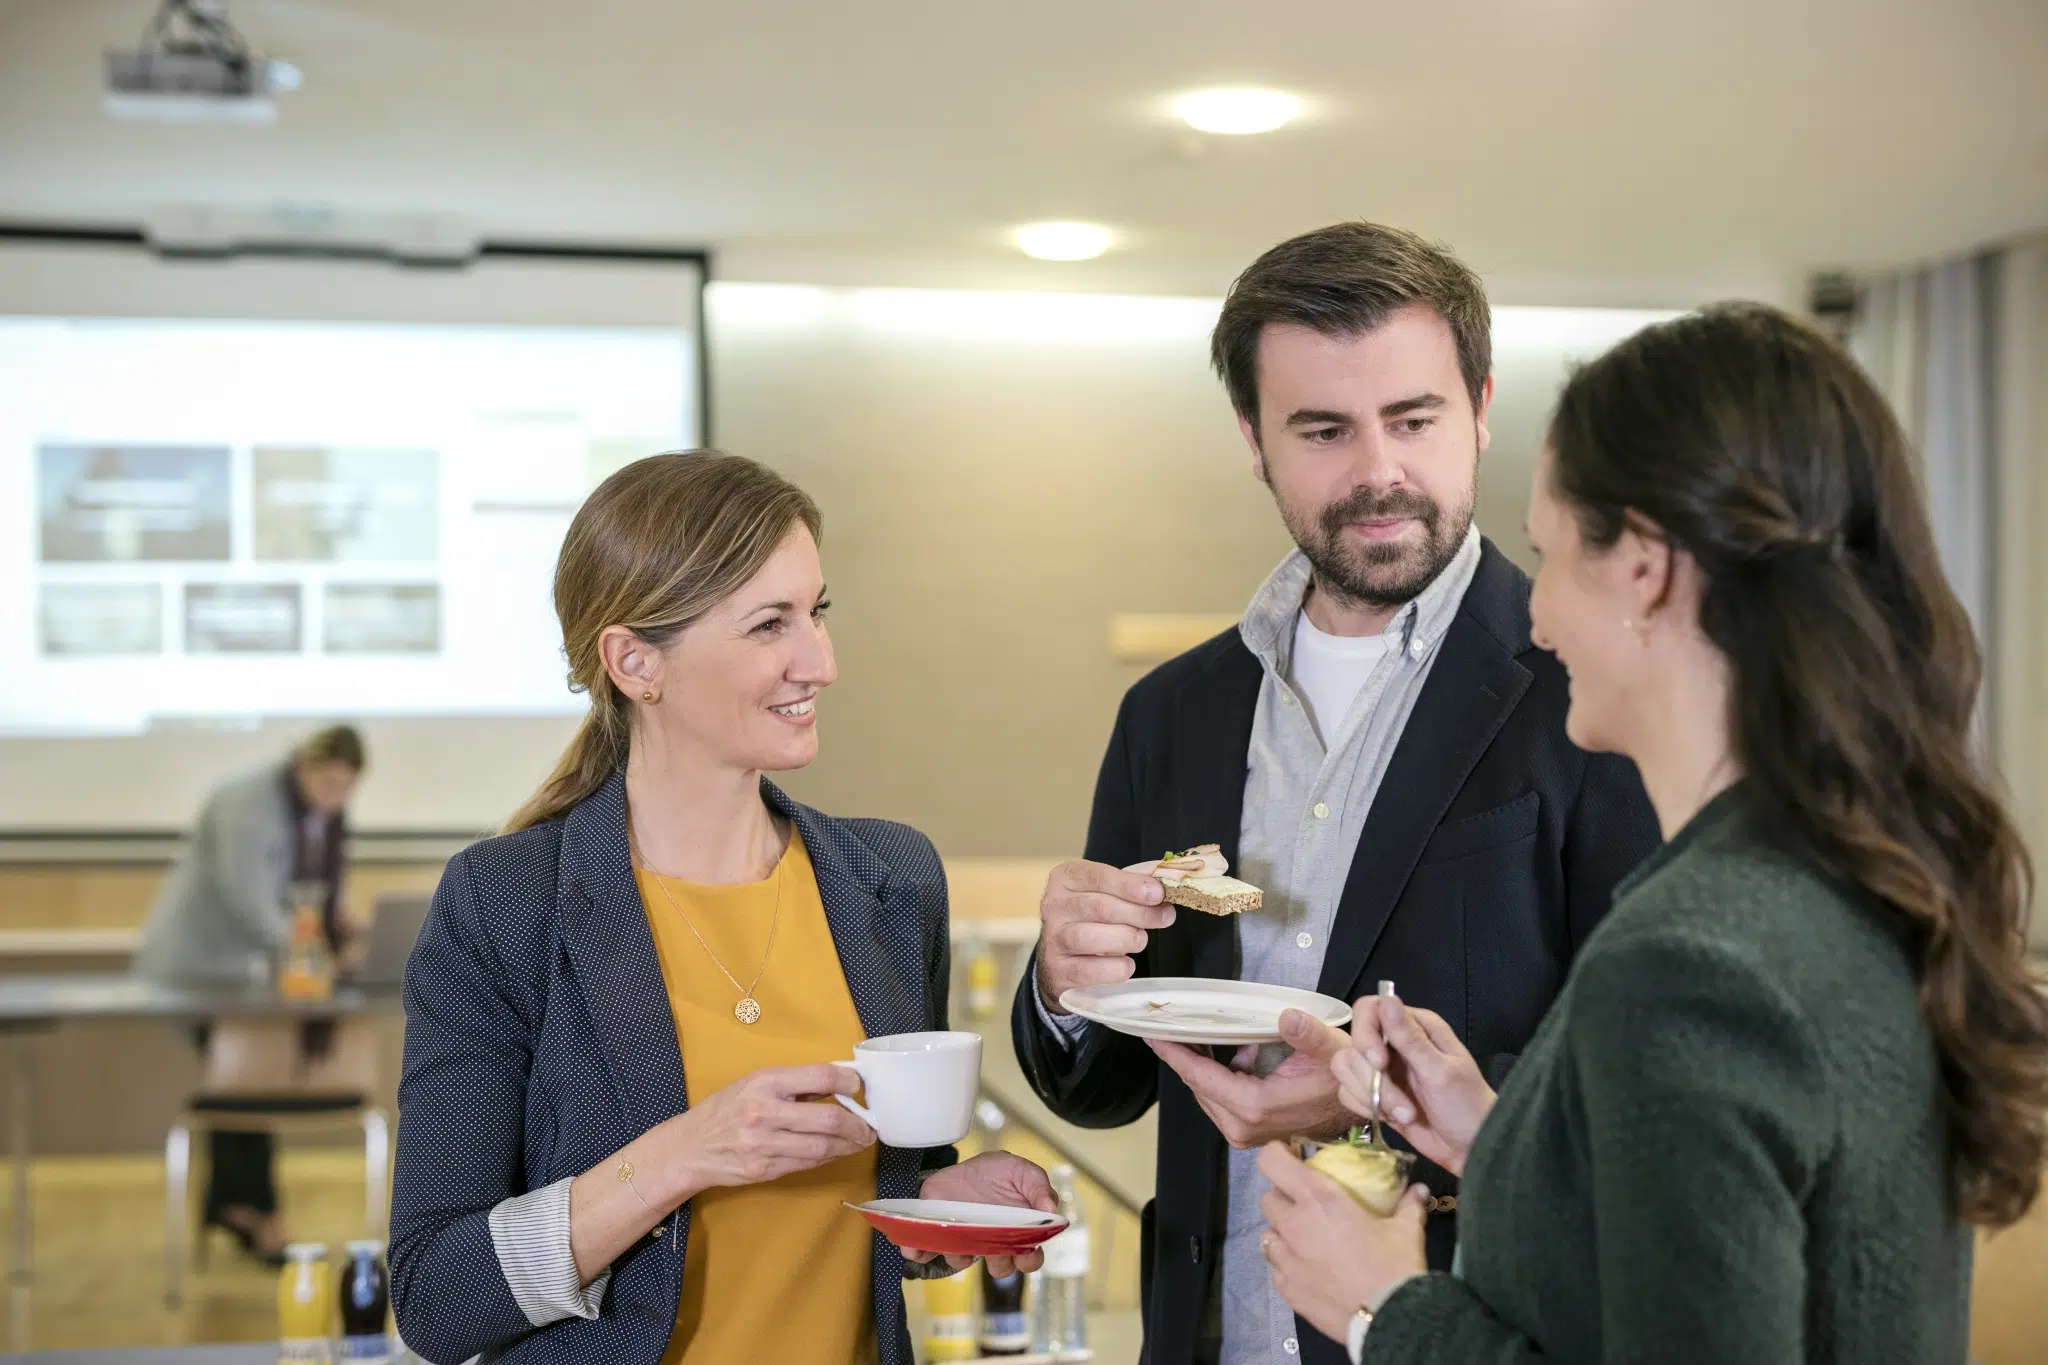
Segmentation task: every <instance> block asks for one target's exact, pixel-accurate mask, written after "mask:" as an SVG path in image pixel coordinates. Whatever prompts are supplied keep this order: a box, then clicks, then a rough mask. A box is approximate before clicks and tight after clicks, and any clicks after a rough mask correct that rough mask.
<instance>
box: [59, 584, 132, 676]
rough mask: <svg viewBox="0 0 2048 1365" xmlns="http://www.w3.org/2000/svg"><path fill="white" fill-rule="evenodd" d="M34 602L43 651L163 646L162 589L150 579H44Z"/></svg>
mask: <svg viewBox="0 0 2048 1365" xmlns="http://www.w3.org/2000/svg"><path fill="white" fill-rule="evenodd" d="M38 608H39V610H38V612H37V616H38V619H39V622H40V624H41V627H42V631H41V634H42V646H43V654H44V655H45V656H46V657H49V658H56V659H84V658H105V657H107V656H109V655H116V654H161V653H163V651H164V593H163V589H162V588H161V587H159V586H158V585H156V584H155V583H45V584H44V585H43V590H42V594H41V601H40V602H39V603H38Z"/></svg>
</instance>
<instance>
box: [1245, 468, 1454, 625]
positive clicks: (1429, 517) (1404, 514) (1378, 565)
mask: <svg viewBox="0 0 2048 1365" xmlns="http://www.w3.org/2000/svg"><path fill="white" fill-rule="evenodd" d="M1274 501H1275V502H1278V503H1279V504H1280V519H1281V520H1282V521H1284V522H1286V523H1287V530H1288V533H1289V534H1290V535H1292V536H1293V537H1294V543H1295V544H1296V545H1299V546H1300V547H1301V552H1302V553H1303V554H1304V555H1306V556H1308V562H1309V564H1310V565H1311V566H1313V567H1314V569H1315V571H1316V585H1317V587H1318V588H1320V589H1321V590H1322V591H1324V592H1327V593H1329V594H1330V595H1331V596H1333V597H1336V598H1338V599H1339V600H1341V601H1344V602H1348V603H1351V604H1353V605H1356V606H1362V607H1375V608H1380V609H1382V610H1384V609H1389V608H1395V607H1402V606H1406V605H1407V604H1408V603H1409V602H1412V601H1414V600H1415V599H1416V598H1417V597H1419V596H1421V595H1422V592H1423V590H1424V589H1425V588H1427V587H1428V586H1429V585H1430V584H1431V583H1434V582H1435V581H1436V577H1437V575H1438V574H1440V573H1442V572H1443V571H1444V570H1445V569H1446V568H1447V567H1449V565H1450V562H1451V561H1452V560H1453V559H1455V558H1456V557H1457V554H1458V547H1459V546H1461V545H1463V544H1464V543H1465V533H1466V532H1467V531H1469V530H1470V529H1471V528H1472V500H1471V499H1470V498H1467V499H1466V501H1465V504H1464V505H1463V506H1462V507H1454V508H1451V509H1450V510H1448V511H1446V510H1445V509H1444V508H1443V507H1442V506H1441V505H1440V504H1439V503H1437V501H1436V500H1435V499H1433V498H1430V497H1426V496H1424V495H1423V494H1421V493H1417V492H1414V491H1413V490H1410V489H1403V488H1397V489H1395V490H1394V491H1393V492H1391V493H1388V494H1386V495H1385V496H1384V497H1381V496H1376V495H1375V494H1374V493H1373V492H1372V490H1371V489H1368V488H1360V489H1358V490H1356V491H1355V492H1353V493H1352V495H1351V496H1350V497H1348V498H1345V499H1344V500H1343V501H1342V502H1335V503H1331V504H1330V505H1329V506H1328V507H1325V508H1324V509H1323V510H1322V514H1321V515H1320V516H1319V517H1318V518H1317V519H1316V521H1315V522H1313V523H1311V522H1309V521H1308V520H1307V519H1306V518H1305V517H1303V516H1301V515H1299V514H1298V513H1297V512H1296V511H1295V509H1294V508H1291V507H1289V506H1288V505H1287V504H1286V503H1285V502H1284V501H1282V500H1281V499H1280V498H1279V497H1278V495H1277V493H1276V495H1275V497H1274ZM1396 517H1398V518H1412V519H1413V520H1415V521H1416V522H1418V523H1419V524H1420V525H1421V527H1422V538H1421V539H1420V540H1419V541H1410V540H1408V539H1407V538H1406V537H1405V536H1404V537H1403V538H1402V539H1400V540H1398V541H1395V542H1392V543H1384V542H1378V541H1370V540H1358V539H1350V540H1347V539H1346V537H1345V535H1344V528H1345V527H1346V526H1347V525H1349V524H1351V523H1353V522H1360V521H1379V520H1384V519H1388V518H1396Z"/></svg>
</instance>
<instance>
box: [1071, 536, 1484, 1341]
mask: <svg viewBox="0 0 2048 1365" xmlns="http://www.w3.org/2000/svg"><path fill="white" fill-rule="evenodd" d="M1478 568H1479V531H1478V528H1476V527H1474V528H1473V529H1472V530H1470V531H1468V532H1467V533H1466V536H1465V541H1464V543H1463V544H1462V545H1460V546H1459V547H1458V552H1457V554H1456V556H1455V557H1454V558H1453V559H1452V560H1451V562H1450V564H1449V565H1447V566H1446V567H1445V569H1444V571H1443V572H1442V573H1441V574H1438V575H1437V577H1436V581H1435V582H1433V583H1431V584H1430V585H1429V587H1427V588H1425V589H1424V590H1423V592H1422V595H1421V596H1419V597H1417V598H1416V599H1415V600H1414V601H1412V602H1410V603H1409V604H1408V605H1407V606H1405V607H1403V608H1402V609H1401V610H1400V611H1399V612H1398V613H1396V614H1395V616H1394V619H1393V620H1391V621H1389V622H1388V623H1387V626H1386V629H1385V631H1384V632H1383V634H1384V635H1385V636H1386V637H1387V640H1388V643H1389V645H1390V648H1389V649H1388V650H1387V652H1386V653H1385V654H1384V655H1383V656H1382V657H1381V659H1380V661H1379V663H1378V664H1377V665H1375V666H1374V668H1373V670H1372V674H1371V676H1370V677H1368V678H1367V679H1366V680H1365V683H1364V685H1363V686H1361V687H1360V688H1359V689H1358V695H1357V696H1356V697H1355V698H1354V699H1353V700H1352V703H1351V709H1350V710H1349V711H1348V712H1346V713H1345V714H1344V715H1343V716H1341V717H1325V718H1323V719H1324V725H1325V728H1326V729H1327V730H1328V731H1329V742H1328V744H1327V745H1326V744H1325V743H1324V740H1323V737H1322V736H1321V735H1319V734H1318V733H1317V730H1316V725H1315V722H1314V721H1313V720H1312V719H1311V718H1310V717H1309V716H1308V715H1307V714H1306V710H1307V708H1305V707H1304V706H1303V705H1302V701H1301V697H1300V696H1299V695H1298V694H1297V693H1296V692H1295V689H1294V686H1293V684H1292V683H1291V682H1290V681H1289V674H1288V670H1289V666H1290V664H1291V662H1292V660H1291V658H1290V656H1291V654H1292V653H1293V648H1294V629H1295V625H1296V622H1297V619H1298V618H1299V616H1300V614H1301V607H1302V603H1303V602H1304V601H1305V600H1306V598H1307V596H1308V587H1309V580H1310V576H1311V574H1312V570H1311V568H1310V566H1309V562H1308V557H1307V556H1306V555H1303V554H1302V553H1301V552H1300V551H1298V550H1297V551H1295V552H1294V553H1293V554H1290V555H1289V556H1287V558H1286V559H1284V560H1282V561H1281V562H1280V566H1279V567H1278V568H1277V569H1275V570H1273V572H1272V574H1271V576H1269V577H1268V578H1267V579H1266V581H1265V583H1264V584H1263V585H1262V586H1261V587H1260V588H1259V590H1258V592H1257V593H1256V594H1254V595H1253V597H1252V601H1251V605H1250V606H1249V607H1248V608H1247V609H1246V610H1245V614H1244V620H1243V621H1242V622H1240V623H1239V625H1238V631H1239V633H1240V634H1241V635H1242V636H1243V637H1244V642H1245V646H1246V647H1247V648H1248V649H1250V650H1251V652H1252V653H1253V654H1254V655H1255V656H1256V657H1257V658H1258V660H1259V662H1260V664H1261V665H1263V666H1264V670H1265V677H1264V678H1263V680H1262V681H1261V682H1260V684H1259V698H1258V702H1257V706H1256V709H1255V710H1254V712H1253V716H1252V738H1251V748H1250V751H1249V753H1248V754H1247V760H1248V770H1247V773H1246V776H1245V784H1244V814H1243V816H1242V817H1241V821H1240V824H1239V827H1238V855H1237V865H1236V866H1235V867H1233V868H1231V872H1232V874H1233V875H1236V876H1239V877H1242V878H1243V879H1244V880H1245V881H1248V882H1250V883H1251V884H1252V885H1254V886H1257V887H1261V888H1263V889H1264V891H1265V893H1266V894H1265V897H1264V902H1263V904H1262V905H1261V906H1260V908H1259V909H1257V910H1254V911H1251V912H1249V913H1247V914H1242V915H1238V916H1236V917H1235V918H1236V925H1237V933H1238V946H1239V949H1240V962H1241V966H1240V968H1239V971H1238V978H1239V979H1240V980H1243V981H1265V982H1270V983H1272V984H1274V985H1280V986H1298V987H1301V988H1302V989H1304V990H1314V989H1315V988H1316V985H1317V982H1318V981H1319V979H1320V978H1321V976H1322V971H1323V954H1324V952H1325V950H1326V948H1327V946H1328V943H1329V938H1330V929H1331V926H1332V925H1333V924H1335V923H1336V919H1337V902H1338V900H1339V898H1340V897H1341V896H1342V895H1343V894H1344V882H1345V879H1346V878H1347V877H1348V876H1349V875H1350V871H1351V860H1352V855H1353V854H1354V853H1355V852H1356V851H1357V849H1358V839H1359V835H1360V834H1361V833H1363V832H1364V829H1365V817H1366V813H1367V812H1368V811H1370V810H1371V809H1372V803H1373V800H1374V798H1375V797H1377V796H1378V795H1379V789H1380V781H1381V779H1383V778H1384V777H1385V776H1386V773H1387V764H1388V763H1389V762H1390V761H1391V760H1392V759H1393V756H1394V748H1395V746H1396V745H1397V744H1399V743H1400V740H1401V732H1402V731H1403V730H1405V729H1406V728H1407V726H1408V717H1409V715H1410V714H1411V713H1413V711H1414V710H1415V701H1416V698H1417V697H1419V696H1420V695H1421V693H1422V685H1423V683H1424V681H1426V680H1427V679H1428V677H1429V670H1430V667H1431V665H1432V664H1434V663H1435V661H1436V655H1437V647H1438V645H1440V644H1441V643H1442V641H1443V637H1444V633H1445V632H1446V631H1447V630H1449V629H1450V625H1451V621H1452V619H1453V618H1455V617H1456V616H1457V614H1458V608H1459V607H1460V606H1461V605H1462V604H1463V603H1464V601H1465V590H1466V589H1467V588H1469V587H1470V586H1471V585H1472V576H1473V574H1474V573H1476V572H1477V571H1478ZM1031 998H1032V1002H1033V1003H1034V1004H1035V1005H1036V1006H1037V1008H1038V1012H1039V1017H1040V1018H1041V1019H1043V1020H1045V1022H1046V1023H1047V1024H1049V1025H1050V1026H1051V1027H1052V1028H1053V1030H1054V1032H1055V1033H1056V1034H1057V1035H1059V1036H1060V1037H1062V1038H1063V1039H1067V1040H1073V1039H1077V1038H1079V1037H1080V1036H1081V1035H1082V1034H1084V1033H1086V1032H1087V1031H1088V1030H1090V1029H1093V1028H1096V1027H1098V1025H1095V1024H1092V1023H1090V1022H1088V1021H1087V1020H1085V1019H1081V1018H1079V1017H1077V1016H1074V1015H1055V1014H1053V1013H1051V1012H1050V1011H1049V1010H1047V1009H1046V1008H1045V1002H1044V1000H1043V999H1042V998H1041V997H1040V996H1039V993H1038V987H1037V982H1036V980H1035V979H1034V981H1033V982H1032V989H1031ZM1285 1056H1286V1049H1285V1048H1283V1047H1279V1046H1277V1045H1276V1046H1274V1047H1271V1048H1267V1049H1265V1050H1264V1051H1263V1053H1262V1055H1261V1056H1260V1058H1259V1065H1258V1067H1257V1070H1258V1071H1259V1073H1260V1074H1265V1073H1266V1072H1269V1071H1271V1070H1272V1068H1273V1067H1275V1066H1277V1065H1279V1063H1280V1060H1281V1058H1283V1057H1285ZM1258 1155H1259V1154H1258V1153H1257V1152H1255V1151H1251V1152H1240V1151H1236V1150H1233V1151H1232V1152H1231V1153H1230V1163H1229V1170H1228V1176H1227V1178H1228V1181H1229V1207H1228V1212H1227V1214H1226V1221H1225V1233H1224V1241H1223V1267H1222V1294H1221V1298H1220V1302H1217V1303H1212V1304H1210V1305H1208V1306H1207V1314H1206V1316H1209V1317H1210V1318H1211V1321H1212V1323H1213V1319H1214V1315H1215V1314H1217V1313H1218V1312H1219V1311H1220V1313H1221V1317H1222V1333H1223V1351H1222V1365H1292V1362H1293V1361H1294V1360H1295V1359H1297V1358H1298V1356H1299V1353H1300V1350H1301V1344H1300V1342H1299V1341H1298V1340H1297V1339H1296V1337H1295V1326H1294V1310H1293V1309H1291V1308H1289V1307H1288V1306H1287V1301H1286V1300H1285V1299H1283V1298H1281V1297H1280V1295H1279V1293H1278V1292H1277V1291H1276V1290H1275V1289H1274V1288H1273V1278H1272V1274H1271V1272H1270V1270H1269V1269H1268V1267H1267V1265H1266V1258H1265V1255H1264V1254H1263V1253H1262V1252H1261V1251H1260V1250H1259V1234H1260V1233H1261V1232H1263V1231H1264V1230H1265V1224H1266V1220H1265V1215H1264V1214H1262V1213H1261V1212H1260V1211H1259V1201H1260V1200H1261V1199H1262V1198H1263V1197H1264V1196H1265V1193H1266V1182H1265V1180H1264V1179H1263V1178H1262V1177H1261V1176H1260V1175H1259V1172H1258ZM1209 1330H1211V1331H1213V1330H1214V1328H1213V1326H1212V1327H1211V1328H1210V1329H1209Z"/></svg>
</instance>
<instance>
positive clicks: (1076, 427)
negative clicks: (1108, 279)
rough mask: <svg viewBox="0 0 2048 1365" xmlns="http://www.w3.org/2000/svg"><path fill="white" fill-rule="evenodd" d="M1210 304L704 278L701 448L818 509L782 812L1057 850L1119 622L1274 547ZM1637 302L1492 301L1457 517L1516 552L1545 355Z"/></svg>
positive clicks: (1070, 816) (1111, 675) (1628, 322)
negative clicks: (708, 424)
mask: <svg viewBox="0 0 2048 1365" xmlns="http://www.w3.org/2000/svg"><path fill="white" fill-rule="evenodd" d="M1214 310H1215V303H1214V301H1201V300H1170V299H1144V300H1139V299H1114V298H1108V299H1104V298H1090V297H1082V296H1045V295H1040V296H1028V295H1026V296H1019V295H1009V296H1003V295H978V296H977V295H946V294H938V293H931V292H922V293H920V292H917V291H826V290H814V289H804V288H797V287H768V286H746V285H729V286H720V287H718V288H716V289H714V292H713V295H712V306H711V323H712V327H713V333H712V346H713V352H714V354H715V355H716V357H717V361H718V367H717V371H716V374H715V381H716V394H717V402H716V404H715V407H714V410H713V420H714V423H715V428H716V433H717V439H718V441H719V443H720V444H721V445H723V446H724V447H726V448H727V449H730V450H734V451H737V452H740V453H742V454H747V455H752V456H755V457H757V458H759V459H762V460H765V461H767V462H769V463H771V464H773V465H774V466H776V467H777V468H778V469H780V470H782V471H783V472H785V473H787V474H788V475H790V476H791V477H792V478H794V479H796V480H797V481H798V482H799V483H801V484H802V485H803V486H804V487H805V488H807V489H809V490H810V492H811V493H812V494H813V495H814V496H815V497H816V498H817V499H818V501H819V503H820V504H821V505H822V506H823V508H824V511H825V517H826V542H825V570H826V576H827V578H828V580H829V581H830V583H831V585H832V592H833V597H834V599H835V600H836V602H837V604H838V605H837V609H836V611H835V614H834V618H833V633H834V638H835V640H836V642H837V644H838V648H839V661H840V668H841V680H840V682H839V684H838V685H837V686H836V687H834V688H833V689H832V692H831V693H830V694H829V695H828V697H827V701H826V704H825V706H824V707H823V708H822V710H821V715H822V716H823V717H824V719H823V723H822V734H823V736H824V749H823V755H822V757H821V758H820V760H819V762H818V763H817V764H816V765H815V766H814V767H813V768H812V769H811V770H809V771H807V772H804V773H801V774H795V775H792V777H791V779H790V785H791V787H792V788H793V789H794V790H795V791H796V792H797V793H798V794H799V795H801V796H802V797H803V798H804V799H806V800H809V801H812V802H814V803H816V804H818V805H821V806H823V807H825V808H827V809H830V810H833V811H836V812H841V813H848V814H852V813H866V814H878V815H887V816H891V817H894V818H897V819H902V820H907V821H909V822H911V823H912V824H915V825H917V826H919V827H920V828H922V829H924V830H925V831H927V832H928V833H929V834H931V836H932V837H933V838H934V839H935V840H936V841H937V843H938V845H939V847H940V848H941V849H943V850H944V851H945V852H946V853H947V854H949V855H954V856H958V855H981V854H1008V853H1025V854H1039V853H1058V852H1063V851H1065V852H1071V851H1074V850H1077V849H1078V847H1079V844H1080V841H1081V838H1082V833H1083V830H1084V828H1085V826H1086V822H1087V815H1088V804H1089V796H1090V792H1091V791H1092V788H1093V783H1094V778H1095V771H1096V767H1097V764H1098V763H1099V762H1100V759H1101V753H1102V746H1103V743H1104V741H1105V740H1106V738H1107V737H1108V733H1109V727H1110V724H1111V721H1112V719H1113V718H1114V715H1115V711H1116V706H1117V703H1118V700H1119V699H1120V697H1121V696H1122V694H1123V692H1124V690H1125V689H1126V688H1127V687H1129V686H1130V684H1131V683H1132V682H1134V681H1136V680H1137V678H1138V677H1139V676H1141V675H1142V673H1143V672H1144V669H1143V668H1142V667H1139V666H1135V665H1128V664H1119V663H1117V662H1116V661H1115V660H1114V659H1113V658H1112V656H1111V654H1110V650H1109V644H1108V641H1109V623H1110V618H1111V617H1112V616H1115V615H1117V614H1119V613H1133V612H1135V613H1153V612H1188V613H1224V614H1231V615H1234V614H1235V613H1236V612H1238V611H1239V609H1240V608H1241V607H1242V606H1243V604H1244V603H1245V601H1246V600H1247V599H1248V598H1249V596H1250V595H1251V593H1252V591H1253V590H1254V589H1255V588H1256V587H1257V586H1258V584H1259V583H1260V581H1261V580H1262V579H1263V578H1264V577H1265V575H1266V574H1267V573H1268V572H1269V571H1270V570H1271V568H1272V567H1273V565H1274V564H1275V563H1276V562H1277V561H1278V559H1279V558H1280V556H1281V555H1282V554H1284V553H1285V552H1286V551H1287V550H1288V549H1289V548H1290V542H1289V541H1288V539H1287V537H1286V534H1285V532H1284V530H1283V529H1282V527H1281V525H1280V522H1279V518H1278V516H1277V514H1276V513H1275V511H1274V510H1273V506H1272V501H1271V498H1270V497H1269V496H1268V494H1267V493H1266V492H1265V490H1264V489H1263V488H1262V487H1261V486H1260V485H1259V484H1257V483H1256V482H1255V481H1254V480H1253V479H1252V477H1251V474H1250V464H1249V458H1248V456H1247V455H1246V453H1245V450H1244V447H1243V444H1242V442H1241V441H1240V439H1239V437H1238V434H1237V430H1236V423H1235V420H1234V418H1233V416H1232V414H1231V412H1230V408H1229V404H1228V403H1227V402H1226V400H1225V399H1224V397H1223V394H1222V392H1221V389H1220V387H1219V386H1218V384H1217V383H1216V381H1215V379H1214V378H1213V376H1211V375H1210V373H1209V371H1208V368H1207V365H1206V361H1205V356H1206V344H1207V331H1208V328H1209V326H1210V324H1211V322H1212V321H1213V319H1214ZM1641 321H1642V316H1641V315H1631V314H1616V313H1588V312H1573V313H1563V312H1551V311H1540V312H1539V311H1530V312H1513V311H1506V312H1504V313H1503V316H1502V319H1501V324H1500V328H1499V331H1500V333H1501V337H1500V345H1499V363H1498V366H1497V378H1498V386H1499V396H1498V398H1497V400H1496V405H1495V419H1494V427H1495V442H1494V446H1493V449H1492V451H1491V452H1490V453H1489V455H1488V457H1487V459H1486V461H1485V463H1484V465H1483V467H1482V468H1483V477H1482V487H1481V498H1480V507H1479V515H1480V521H1481V525H1482V527H1483V528H1485V529H1487V530H1489V531H1490V532H1492V533H1493V534H1494V535H1495V536H1496V537H1498V538H1499V539H1500V540H1501V542H1502V544H1503V547H1504V548H1506V549H1507V550H1508V551H1509V552H1510V553H1516V552H1518V551H1519V550H1520V548H1521V546H1522V544H1523V540H1522V535H1521V521H1522V512H1523V506H1524V503H1525V501H1526V494H1527V488H1528V478H1529V473H1528V471H1529V464H1530V460H1531V458H1532V456H1533V454H1534V450H1535V447H1536V444H1537V441H1538V439H1539V432H1540V428H1541V425H1542V422H1543V420H1544V418H1545V417H1546V415H1547V410H1548V408H1549V405H1550V402H1551V400H1552V398H1553V396H1554V394H1555V391H1556V388H1557V385H1558V384H1559V383H1560V382H1561V380H1562V377H1563V374H1564V370H1565V366H1566V363H1567V359H1568V358H1569V357H1571V356H1574V355H1582V354H1585V353H1587V352H1588V351H1591V350H1596V349H1598V348H1599V347H1600V346H1602V345H1604V344H1606V343H1607V342H1608V341H1610V340H1612V339H1613V338H1614V337H1616V336H1618V335H1620V334H1622V333H1624V332H1626V331H1628V330H1632V329H1633V328H1634V327H1635V326H1637V325H1640V322H1641Z"/></svg>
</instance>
